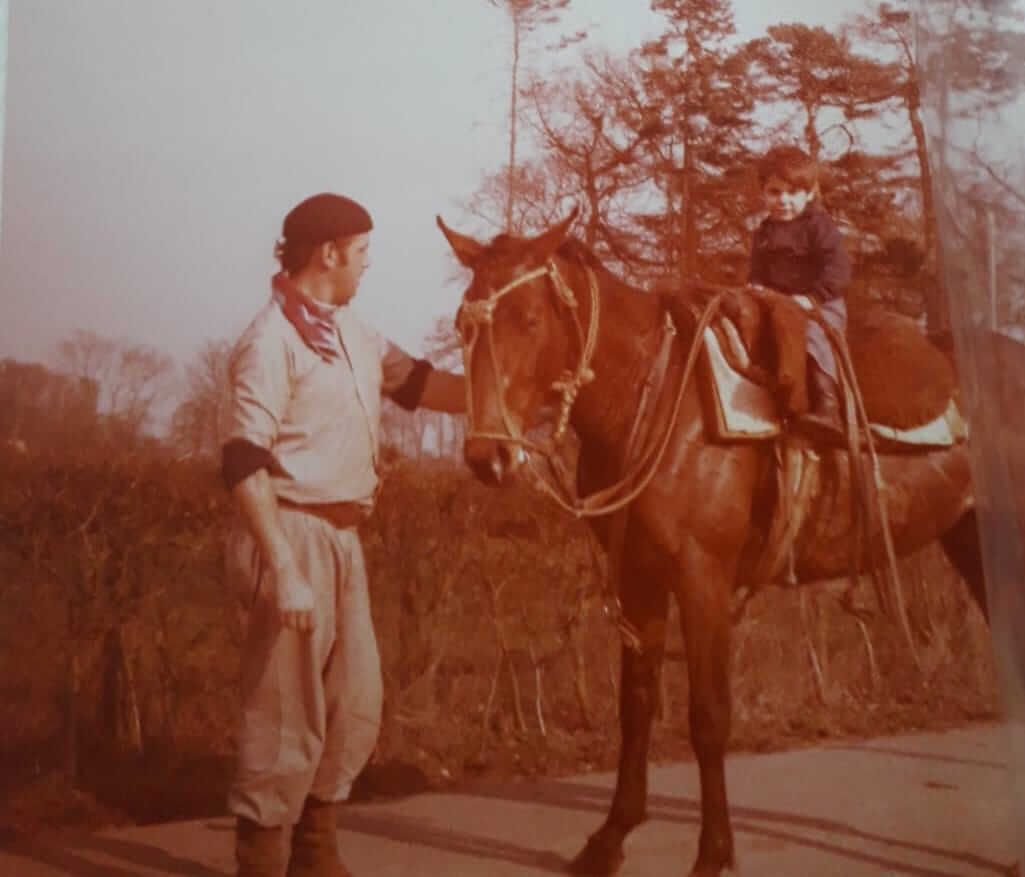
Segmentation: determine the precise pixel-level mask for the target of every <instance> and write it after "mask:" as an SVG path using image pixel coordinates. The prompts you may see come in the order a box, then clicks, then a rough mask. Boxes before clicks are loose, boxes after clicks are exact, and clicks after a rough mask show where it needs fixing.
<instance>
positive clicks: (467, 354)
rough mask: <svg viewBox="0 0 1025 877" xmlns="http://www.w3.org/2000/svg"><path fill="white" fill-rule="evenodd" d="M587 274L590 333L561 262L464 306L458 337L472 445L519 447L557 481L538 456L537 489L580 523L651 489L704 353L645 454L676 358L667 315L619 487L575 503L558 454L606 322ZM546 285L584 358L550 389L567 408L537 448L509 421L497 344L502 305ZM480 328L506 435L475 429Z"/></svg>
mask: <svg viewBox="0 0 1025 877" xmlns="http://www.w3.org/2000/svg"><path fill="white" fill-rule="evenodd" d="M584 270H585V272H586V274H587V283H588V291H589V293H590V299H591V313H590V319H589V321H588V325H587V327H586V329H585V327H584V325H583V322H582V320H581V318H580V313H579V305H578V302H577V299H576V296H575V295H574V293H573V290H572V289H571V288H570V286H569V284H567V283H566V280H565V279H564V278H563V276H562V274H561V273H560V272H559V269H558V267H557V266H556V264H555V261H554V260H549V261H548V262H547V263H545V264H544V265H543V266H541V267H539V268H535V269H533V270H532V271H528V272H526V273H525V274H521V275H520V276H519V277H516V278H514V279H513V280H511V281H510V282H509V283H507V284H506V285H505V286H503V287H501V288H500V289H498V290H495V291H494V292H492V293H491V294H490V295H489V296H487V298H481V299H474V300H473V301H468V302H463V305H462V308H461V319H462V320H465V321H466V322H467V323H468V324H469V325H468V330H467V331H465V332H461V333H460V334H461V337H462V346H463V362H464V364H465V371H466V393H467V400H466V412H467V414H466V416H467V429H466V437H467V439H471V438H483V439H492V440H496V441H500V442H506V443H511V444H514V445H516V446H517V447H518V448H519V449H520V450H521V451H524V452H534V455H537V456H539V457H540V458H541V459H543V460H544V461H545V462H546V463H547V465H548V471H549V473H554V476H553V474H545V473H543V472H541V471H540V470H538V469H537V468H536V467H535V466H534V458H533V455H531V454H529V453H528V454H527V455H526V456H527V459H528V460H529V461H530V463H531V467H532V469H533V471H534V475H535V477H536V480H537V482H538V483H537V486H538V487H539V488H540V489H541V490H543V491H544V492H545V493H547V494H548V495H549V496H551V497H552V499H554V500H555V502H556V503H557V504H558V505H560V506H561V507H562V508H564V509H565V510H566V511H569V512H572V513H573V514H574V515H576V516H577V517H596V516H599V515H606V514H610V513H611V512H614V511H617V510H619V509H621V508H623V507H624V506H626V505H628V504H629V503H631V502H633V500H634V499H636V498H637V496H639V495H640V494H641V493H642V492H643V491H644V490H645V489H646V488H647V486H648V484H649V483H650V482H651V480H652V478H653V477H654V475H655V472H656V471H657V470H658V467H659V465H660V463H661V461H662V457H663V455H664V454H665V451H666V448H667V447H668V445H669V440H670V437H671V436H672V434H673V430H674V428H675V425H676V422H677V419H678V417H679V413H680V406H681V403H682V401H683V395H684V391H685V390H686V387H687V385H688V383H689V382H690V378H691V376H692V374H693V371H694V367H695V364H696V361H697V356H698V352H699V350H700V347H701V345H700V344H698V343H694V344H692V345H691V349H690V352H689V354H688V356H687V358H686V363H685V365H684V368H683V373H682V375H681V377H680V382H679V385H678V387H677V390H676V394H675V397H674V400H673V404H672V408H671V411H670V414H669V418H668V421H667V423H666V424H665V428H664V429H663V430H662V433H661V436H660V437H658V438H654V437H653V438H652V440H651V441H649V442H648V443H647V446H646V447H644V448H643V449H639V450H638V448H637V445H638V444H640V443H641V442H639V441H637V442H635V438H637V436H638V434H639V433H640V432H641V431H642V430H641V425H642V422H643V421H645V420H647V416H648V405H647V404H646V402H647V397H648V395H649V394H648V391H653V392H652V395H653V396H655V397H657V396H658V395H659V391H660V389H661V382H662V380H663V379H664V377H665V371H666V368H667V365H668V361H669V358H670V351H671V348H672V346H673V341H674V339H675V337H676V334H677V332H676V327H675V324H674V323H673V321H672V318H671V317H670V316H669V314H668V312H667V313H666V317H665V321H664V325H663V333H662V341H661V344H660V348H659V352H658V355H657V356H656V358H655V362H654V364H653V366H652V372H651V374H649V376H648V381H647V382H646V386H645V392H644V393H643V394H642V399H641V404H640V405H639V406H638V408H637V411H636V416H635V421H634V424H633V428H632V429H631V438H630V440H629V442H628V447H627V449H626V455H625V457H626V458H625V459H624V461H623V471H622V473H621V476H620V479H619V480H618V481H617V482H616V483H614V484H612V485H610V486H609V487H606V488H603V489H601V490H599V491H597V492H596V493H593V494H590V495H588V496H586V497H583V498H581V497H579V496H577V493H576V490H575V487H574V486H573V484H572V479H571V478H569V477H567V476H566V473H565V472H564V470H563V466H562V465H561V460H560V457H559V446H560V444H561V443H562V442H563V440H564V439H565V435H566V430H567V428H568V425H569V417H570V412H571V410H572V408H573V404H574V403H575V402H576V399H577V395H578V394H579V392H580V390H581V388H582V387H584V386H586V385H587V384H588V383H590V382H591V381H592V380H594V371H593V369H592V368H591V363H592V360H593V358H594V352H595V347H596V346H597V339H598V325H599V317H600V313H599V311H600V307H601V304H600V298H599V295H598V280H597V277H596V276H595V273H594V271H593V270H592V269H591V268H589V267H587V266H584ZM541 277H547V278H548V279H549V280H550V281H551V288H552V289H553V290H554V292H555V295H556V297H557V299H558V300H559V301H560V302H562V303H563V304H565V305H566V307H567V308H568V309H569V312H570V314H571V315H572V317H573V325H574V327H575V330H576V335H577V341H578V344H579V349H580V357H579V359H578V361H577V364H576V367H575V368H573V369H566V370H565V371H564V372H563V373H562V374H561V375H560V376H559V378H558V379H556V380H555V381H554V382H553V384H552V389H554V390H556V391H558V392H559V393H560V394H561V404H560V408H559V416H558V419H557V421H556V425H555V430H554V432H553V434H552V436H551V439H550V440H549V441H548V442H547V443H546V444H544V445H542V444H539V443H537V442H534V441H532V440H530V439H528V438H527V437H526V436H525V435H523V432H522V430H520V429H519V428H518V427H517V425H516V424H515V423H514V422H513V419H512V417H511V416H510V414H509V409H508V407H507V406H506V403H505V381H504V375H503V373H502V371H501V369H500V368H499V364H498V358H497V355H496V353H495V343H494V318H495V310H496V308H497V306H498V303H499V302H500V301H501V300H502V299H503V298H505V297H506V296H507V295H509V294H510V293H512V292H514V291H515V290H517V289H519V288H520V287H521V286H523V285H524V284H526V283H529V282H531V281H533V280H537V279H538V278H541ZM721 299H722V295H721V294H719V295H716V296H715V297H714V298H713V299H712V301H710V302H709V303H708V304H707V306H706V307H705V308H704V310H703V313H702V314H701V315H700V317H699V319H698V321H697V327H696V333H695V336H694V337H695V339H699V338H701V337H702V332H703V331H704V329H705V327H706V326H707V325H708V324H709V323H710V322H711V320H712V318H713V317H714V316H715V314H716V313H717V312H718V310H719V305H720V301H721ZM482 326H483V327H485V328H486V330H487V333H488V347H489V351H490V357H491V369H492V374H493V375H494V379H495V383H496V387H495V389H496V394H495V395H496V398H497V401H498V408H499V413H500V414H501V417H502V423H503V425H504V427H505V432H486V431H484V430H480V429H478V428H477V427H476V425H475V423H474V418H473V389H472V387H473V381H472V374H471V365H472V361H473V353H474V350H475V348H476V345H477V342H478V341H479V340H480V334H481V327H482ZM631 458H632V459H631Z"/></svg>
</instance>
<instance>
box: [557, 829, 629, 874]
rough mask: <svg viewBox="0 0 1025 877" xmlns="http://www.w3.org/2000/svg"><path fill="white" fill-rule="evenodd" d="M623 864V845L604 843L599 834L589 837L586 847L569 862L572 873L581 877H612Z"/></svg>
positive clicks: (569, 869)
mask: <svg viewBox="0 0 1025 877" xmlns="http://www.w3.org/2000/svg"><path fill="white" fill-rule="evenodd" d="M622 865H623V845H622V843H619V844H616V845H615V846H613V845H611V844H607V843H603V842H602V841H601V840H600V839H599V835H593V836H591V837H589V838H588V839H587V843H586V844H585V846H584V848H583V849H582V850H581V851H580V852H579V853H578V854H577V857H576V858H575V859H574V860H573V861H572V862H570V863H569V868H568V869H567V870H568V871H569V873H570V874H577V875H579V877H612V875H613V874H616V873H618V872H619V869H620V867H622Z"/></svg>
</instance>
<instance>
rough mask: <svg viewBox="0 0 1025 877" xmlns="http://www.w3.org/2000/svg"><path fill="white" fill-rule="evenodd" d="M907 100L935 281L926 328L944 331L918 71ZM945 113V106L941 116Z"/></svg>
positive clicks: (945, 314)
mask: <svg viewBox="0 0 1025 877" xmlns="http://www.w3.org/2000/svg"><path fill="white" fill-rule="evenodd" d="M908 89H909V94H908V98H907V101H906V104H905V105H906V106H907V110H908V121H909V122H910V124H911V133H912V135H913V136H914V138H915V156H916V157H917V159H918V175H919V181H920V188H921V190H922V242H923V246H924V249H925V265H926V268H927V270H928V271H929V273H930V274H931V276H932V278H934V282H933V283H931V284H930V285H929V287H930V288H929V289H927V290H926V295H925V314H926V328H927V329H928V331H929V332H936V333H939V332H943V331H945V330H946V329H947V328H949V325H950V316H949V312H948V308H947V298H946V283H945V282H944V274H943V242H942V239H941V237H940V235H939V233H938V227H937V218H936V194H935V190H934V189H933V173H932V166H931V164H930V162H929V149H928V141H927V139H926V134H925V126H924V125H923V124H922V119H921V116H919V106H920V104H919V97H918V82H917V72H913V73H912V74H911V80H910V83H909V86H908ZM942 115H945V108H944V110H943V111H942V112H941V116H942Z"/></svg>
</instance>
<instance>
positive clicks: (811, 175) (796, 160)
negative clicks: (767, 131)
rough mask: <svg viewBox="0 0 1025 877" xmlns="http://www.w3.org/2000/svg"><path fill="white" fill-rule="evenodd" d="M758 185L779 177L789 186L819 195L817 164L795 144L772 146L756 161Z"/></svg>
mask: <svg viewBox="0 0 1025 877" xmlns="http://www.w3.org/2000/svg"><path fill="white" fill-rule="evenodd" d="M757 167H758V185H759V186H764V185H765V184H766V182H768V180H769V178H770V177H779V178H780V179H781V180H783V181H784V182H786V183H789V184H790V185H791V186H795V187H796V188H799V189H806V190H808V191H809V192H812V193H814V195H815V197H818V195H819V165H818V162H817V161H815V159H813V158H812V157H811V156H810V155H808V153H806V152H805V151H804V150H803V149H800V148H799V147H797V146H774V147H773V148H772V149H770V150H769V151H768V152H767V153H765V155H763V156H762V157H761V159H759V161H758V166H757Z"/></svg>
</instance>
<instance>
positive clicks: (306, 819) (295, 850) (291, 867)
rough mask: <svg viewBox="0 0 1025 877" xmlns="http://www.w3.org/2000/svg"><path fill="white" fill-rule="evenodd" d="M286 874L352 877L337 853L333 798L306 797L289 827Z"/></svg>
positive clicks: (304, 876) (335, 816)
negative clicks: (294, 820) (290, 846)
mask: <svg viewBox="0 0 1025 877" xmlns="http://www.w3.org/2000/svg"><path fill="white" fill-rule="evenodd" d="M288 877H352V873H351V872H350V871H349V869H348V868H346V867H345V865H343V864H342V861H341V859H340V858H339V856H338V824H337V809H336V806H335V803H334V801H318V800H317V799H316V798H312V797H310V798H307V799H306V802H305V803H304V804H303V812H302V815H301V816H300V817H299V821H298V822H297V823H296V824H295V827H294V828H293V829H292V854H291V856H290V857H289V860H288Z"/></svg>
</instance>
